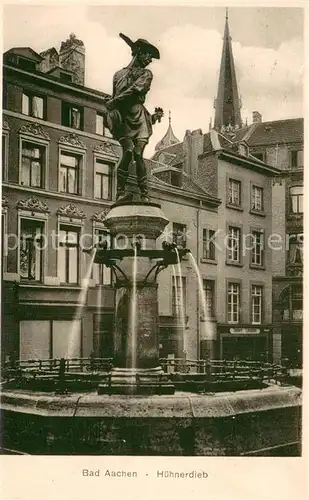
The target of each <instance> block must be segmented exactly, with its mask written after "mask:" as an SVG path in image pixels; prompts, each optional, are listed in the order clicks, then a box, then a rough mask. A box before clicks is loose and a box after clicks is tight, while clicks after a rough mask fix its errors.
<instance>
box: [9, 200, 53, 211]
mask: <svg viewBox="0 0 309 500" xmlns="http://www.w3.org/2000/svg"><path fill="white" fill-rule="evenodd" d="M16 208H19V209H20V210H28V211H29V212H42V213H49V211H50V210H49V208H48V206H47V205H46V203H45V202H44V201H40V200H39V199H38V198H36V197H35V196H31V197H30V198H28V199H27V200H20V201H19V202H18V203H17V204H16Z"/></svg>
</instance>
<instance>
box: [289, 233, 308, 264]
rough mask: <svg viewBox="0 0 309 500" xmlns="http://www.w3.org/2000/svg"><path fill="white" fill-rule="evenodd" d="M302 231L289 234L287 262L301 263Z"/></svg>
mask: <svg viewBox="0 0 309 500" xmlns="http://www.w3.org/2000/svg"><path fill="white" fill-rule="evenodd" d="M303 237H304V235H303V233H297V234H289V248H288V261H289V264H303Z"/></svg>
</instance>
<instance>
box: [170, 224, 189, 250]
mask: <svg viewBox="0 0 309 500" xmlns="http://www.w3.org/2000/svg"><path fill="white" fill-rule="evenodd" d="M186 233H187V226H186V225H184V224H178V223H177V222H174V223H173V243H175V244H176V245H177V248H186V246H187V236H186Z"/></svg>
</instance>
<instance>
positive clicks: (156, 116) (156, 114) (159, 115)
mask: <svg viewBox="0 0 309 500" xmlns="http://www.w3.org/2000/svg"><path fill="white" fill-rule="evenodd" d="M152 116H153V119H154V122H156V121H158V122H159V123H160V122H161V118H162V117H163V116H164V112H163V109H162V108H159V107H158V108H155V112H154V114H153V115H152Z"/></svg>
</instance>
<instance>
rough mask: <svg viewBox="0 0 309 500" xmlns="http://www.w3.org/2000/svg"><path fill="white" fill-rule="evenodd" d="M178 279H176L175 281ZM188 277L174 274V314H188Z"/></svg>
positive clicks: (179, 315)
mask: <svg viewBox="0 0 309 500" xmlns="http://www.w3.org/2000/svg"><path fill="white" fill-rule="evenodd" d="M175 280H176V281H175ZM186 302H187V300H186V278H185V277H181V279H180V276H173V286H172V314H173V316H178V317H182V316H183V315H185V314H186Z"/></svg>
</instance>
